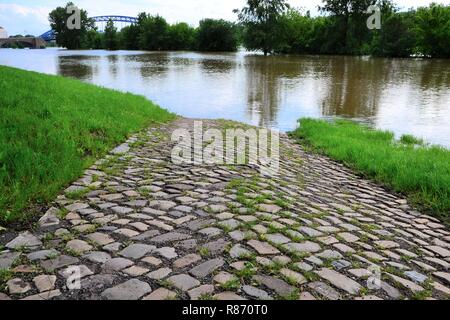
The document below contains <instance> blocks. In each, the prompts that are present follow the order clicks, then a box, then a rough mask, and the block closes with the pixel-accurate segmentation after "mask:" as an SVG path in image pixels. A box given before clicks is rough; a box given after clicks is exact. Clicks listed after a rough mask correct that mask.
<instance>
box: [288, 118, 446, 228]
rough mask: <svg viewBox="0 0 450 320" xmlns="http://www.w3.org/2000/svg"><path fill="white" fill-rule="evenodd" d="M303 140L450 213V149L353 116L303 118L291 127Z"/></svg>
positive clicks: (437, 212) (441, 213)
mask: <svg viewBox="0 0 450 320" xmlns="http://www.w3.org/2000/svg"><path fill="white" fill-rule="evenodd" d="M292 135H293V136H294V137H295V138H297V139H298V140H299V141H300V142H301V143H303V144H306V145H309V146H311V147H313V149H315V150H317V151H319V152H321V153H324V154H326V155H328V156H330V157H331V158H333V159H335V160H338V161H340V162H343V163H345V164H346V165H348V166H349V167H351V168H353V169H355V170H356V171H358V172H359V173H361V174H362V175H364V176H366V177H368V178H371V179H374V180H376V181H377V182H381V183H383V184H385V185H387V186H388V187H390V188H391V189H393V190H394V191H396V192H400V193H403V194H405V195H406V196H407V197H408V198H409V200H410V201H411V202H412V203H414V204H415V205H418V206H419V207H420V208H421V209H422V210H425V211H426V212H428V213H431V214H433V215H434V216H437V217H439V218H441V219H443V220H445V221H446V222H449V219H450V151H449V150H447V149H444V148H440V147H436V146H432V147H427V146H424V145H423V143H422V142H421V141H420V140H418V139H415V138H414V137H412V136H403V137H402V138H401V139H400V141H395V139H394V134H393V133H392V132H387V131H379V130H372V129H369V128H367V127H365V126H362V125H358V124H355V123H353V122H350V121H344V120H337V121H335V122H332V123H330V122H326V121H320V120H312V119H301V120H300V128H299V129H297V130H296V131H294V132H293V133H292Z"/></svg>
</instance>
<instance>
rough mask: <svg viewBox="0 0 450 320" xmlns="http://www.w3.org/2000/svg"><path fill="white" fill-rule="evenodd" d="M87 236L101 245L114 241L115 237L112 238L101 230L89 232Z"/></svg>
mask: <svg viewBox="0 0 450 320" xmlns="http://www.w3.org/2000/svg"><path fill="white" fill-rule="evenodd" d="M86 238H88V239H89V240H91V241H93V242H95V243H96V244H98V245H100V246H105V245H107V244H110V243H113V242H114V239H113V238H111V237H110V236H109V235H107V234H105V233H100V232H95V233H91V234H88V235H87V236H86Z"/></svg>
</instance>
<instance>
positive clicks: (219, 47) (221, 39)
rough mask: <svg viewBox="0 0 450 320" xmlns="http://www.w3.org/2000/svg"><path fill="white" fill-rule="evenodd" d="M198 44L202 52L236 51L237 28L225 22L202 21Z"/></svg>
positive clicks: (198, 33)
mask: <svg viewBox="0 0 450 320" xmlns="http://www.w3.org/2000/svg"><path fill="white" fill-rule="evenodd" d="M197 42H198V49H199V50H200V51H236V50H237V35H236V30H235V26H234V24H233V23H231V22H228V21H225V20H214V19H204V20H202V21H200V26H199V28H198V31H197Z"/></svg>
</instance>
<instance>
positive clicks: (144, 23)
mask: <svg viewBox="0 0 450 320" xmlns="http://www.w3.org/2000/svg"><path fill="white" fill-rule="evenodd" d="M138 20H139V22H138V24H139V27H140V34H139V49H142V50H166V49H167V30H168V27H169V25H168V23H167V21H166V20H165V19H164V18H163V17H161V16H159V15H156V16H152V15H148V14H145V13H141V14H139V17H138Z"/></svg>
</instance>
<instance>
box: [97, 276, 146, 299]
mask: <svg viewBox="0 0 450 320" xmlns="http://www.w3.org/2000/svg"><path fill="white" fill-rule="evenodd" d="M151 291H152V289H151V287H150V285H149V284H148V283H146V282H142V281H140V280H137V279H131V280H128V281H127V282H124V283H122V284H119V285H117V286H115V287H113V288H109V289H106V290H105V291H103V292H102V298H103V299H106V300H138V299H139V298H141V297H143V296H144V295H146V294H148V293H149V292H151Z"/></svg>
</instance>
